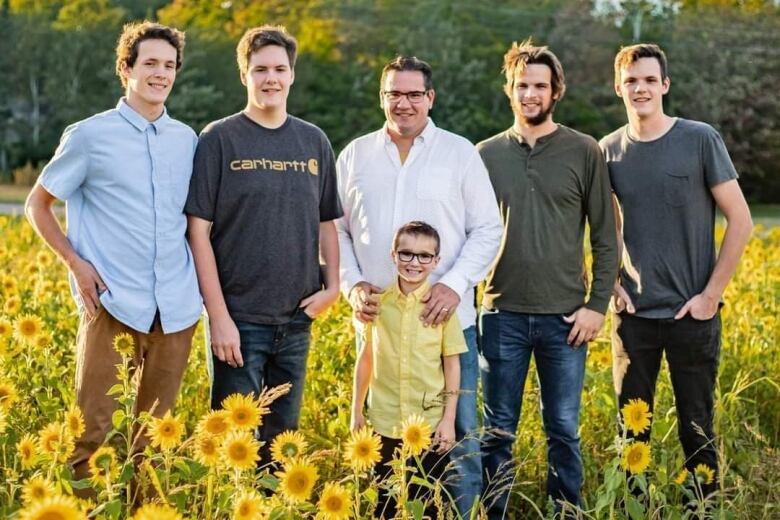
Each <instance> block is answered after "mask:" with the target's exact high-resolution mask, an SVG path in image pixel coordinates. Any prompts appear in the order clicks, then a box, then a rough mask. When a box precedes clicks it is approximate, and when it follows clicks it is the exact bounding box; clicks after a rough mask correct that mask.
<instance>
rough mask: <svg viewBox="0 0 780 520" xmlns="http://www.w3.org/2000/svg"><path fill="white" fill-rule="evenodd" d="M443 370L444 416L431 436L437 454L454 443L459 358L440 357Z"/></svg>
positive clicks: (455, 356) (453, 356) (456, 355)
mask: <svg viewBox="0 0 780 520" xmlns="http://www.w3.org/2000/svg"><path fill="white" fill-rule="evenodd" d="M441 360H442V366H443V368H444V414H443V415H442V418H441V421H439V424H438V426H436V431H435V432H434V434H433V438H434V443H436V444H438V448H437V449H436V452H437V453H445V452H447V451H448V450H450V449H451V448H452V445H453V444H454V443H455V413H456V412H457V409H458V390H459V389H460V356H459V355H458V354H455V355H452V356H442V358H441Z"/></svg>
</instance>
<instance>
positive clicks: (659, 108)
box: [615, 58, 669, 119]
mask: <svg viewBox="0 0 780 520" xmlns="http://www.w3.org/2000/svg"><path fill="white" fill-rule="evenodd" d="M667 92H669V78H666V79H663V78H661V64H660V63H658V60H657V59H656V58H639V59H638V60H636V61H635V62H633V63H632V64H630V65H629V66H627V67H623V68H622V69H620V83H619V84H617V85H615V93H617V95H618V96H620V97H621V98H623V104H624V105H625V106H626V111H627V112H628V114H629V116H635V117H637V118H639V119H646V118H648V117H652V116H656V115H659V114H662V113H663V97H664V95H665V94H666V93H667Z"/></svg>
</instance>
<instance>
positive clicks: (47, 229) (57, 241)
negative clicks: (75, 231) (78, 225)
mask: <svg viewBox="0 0 780 520" xmlns="http://www.w3.org/2000/svg"><path fill="white" fill-rule="evenodd" d="M56 200H57V199H56V198H55V197H54V196H53V195H52V194H51V193H49V192H48V191H46V189H45V188H44V187H43V186H41V184H40V183H37V184H36V185H35V186H33V189H32V190H31V191H30V194H29V195H28V196H27V202H26V203H25V205H24V211H25V214H26V215H27V219H28V220H29V221H30V224H31V225H32V227H33V229H35V231H36V232H37V233H38V235H40V237H41V238H42V239H43V241H44V242H46V245H48V246H49V247H50V248H51V249H52V250H54V252H55V253H56V254H57V256H58V257H59V258H60V260H61V261H62V262H63V263H64V264H65V265H66V266H67V268H68V270H69V271H70V272H71V273H72V274H73V277H74V278H75V280H76V285H77V287H78V291H79V296H80V297H81V301H82V304H83V305H84V312H86V313H87V316H90V317H91V316H92V315H93V314H94V313H95V310H96V309H97V308H98V305H100V299H99V296H100V293H101V292H103V291H105V290H106V284H105V283H103V280H102V279H101V278H100V275H99V274H98V272H97V271H96V270H95V268H94V267H93V266H92V264H90V263H89V262H87V261H86V260H84V259H83V258H81V256H79V254H78V253H77V252H76V250H75V249H73V246H72V245H71V243H70V241H69V240H68V237H67V236H65V233H64V232H63V231H62V228H61V227H60V223H59V222H58V221H57V217H56V216H55V215H54V209H53V208H54V202H55V201H56Z"/></svg>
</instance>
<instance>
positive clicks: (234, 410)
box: [222, 394, 260, 430]
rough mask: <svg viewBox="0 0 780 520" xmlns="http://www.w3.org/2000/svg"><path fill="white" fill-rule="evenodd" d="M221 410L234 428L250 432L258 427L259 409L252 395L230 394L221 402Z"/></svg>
mask: <svg viewBox="0 0 780 520" xmlns="http://www.w3.org/2000/svg"><path fill="white" fill-rule="evenodd" d="M222 408H224V409H225V410H226V411H227V412H228V420H229V421H230V424H232V425H233V427H235V428H246V429H250V430H251V429H254V428H257V427H258V426H260V409H259V408H258V405H257V401H255V399H254V397H252V395H242V394H231V395H229V396H227V397H226V398H225V400H224V401H222Z"/></svg>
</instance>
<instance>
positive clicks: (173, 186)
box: [162, 164, 192, 211]
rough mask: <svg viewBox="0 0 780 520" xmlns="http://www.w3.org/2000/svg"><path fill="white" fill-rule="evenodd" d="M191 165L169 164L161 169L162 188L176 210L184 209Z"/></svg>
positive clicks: (188, 188)
mask: <svg viewBox="0 0 780 520" xmlns="http://www.w3.org/2000/svg"><path fill="white" fill-rule="evenodd" d="M191 175H192V165H190V164H169V165H168V166H167V167H165V168H164V169H163V177H162V180H163V183H162V189H164V190H165V191H166V192H167V195H168V198H169V200H170V202H171V204H173V206H174V208H176V209H177V210H178V211H182V210H183V209H184V203H185V202H186V200H187V193H188V192H189V190H190V176H191Z"/></svg>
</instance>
